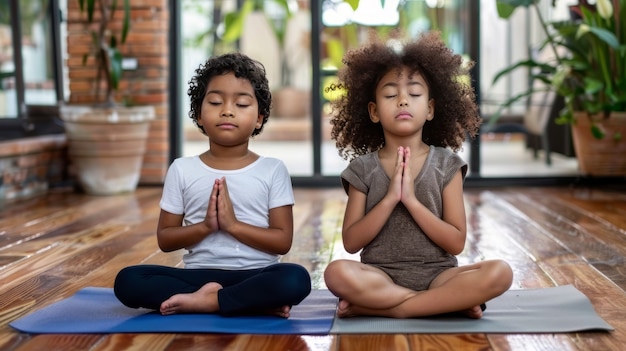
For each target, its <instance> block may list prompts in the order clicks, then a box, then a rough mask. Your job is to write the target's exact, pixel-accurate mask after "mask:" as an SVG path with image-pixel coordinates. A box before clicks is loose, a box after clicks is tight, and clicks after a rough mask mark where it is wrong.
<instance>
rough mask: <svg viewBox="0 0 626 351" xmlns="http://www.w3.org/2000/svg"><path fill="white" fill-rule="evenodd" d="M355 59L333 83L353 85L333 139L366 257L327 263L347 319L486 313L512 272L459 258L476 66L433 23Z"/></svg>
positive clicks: (350, 232)
mask: <svg viewBox="0 0 626 351" xmlns="http://www.w3.org/2000/svg"><path fill="white" fill-rule="evenodd" d="M344 63H345V66H344V68H343V69H342V70H341V71H340V72H339V83H338V84H336V85H333V86H331V87H330V89H331V90H337V89H344V90H345V91H346V95H345V96H343V97H342V98H341V99H339V100H337V101H336V102H334V106H333V107H334V109H333V111H334V112H335V114H334V116H333V119H332V122H331V123H332V128H333V129H332V138H333V139H334V140H335V141H336V144H337V147H338V149H339V153H340V155H342V156H343V157H344V158H347V159H348V158H350V159H351V162H350V164H349V165H348V167H347V168H346V169H345V170H344V171H343V172H342V174H341V180H342V184H343V186H344V188H345V190H346V192H347V194H348V201H347V205H346V210H345V215H344V222H343V233H342V238H343V244H344V247H345V249H346V251H348V252H349V253H355V252H358V251H359V250H361V262H357V261H354V260H336V261H333V262H331V263H330V264H329V265H328V267H327V269H326V270H325V272H324V278H325V281H326V285H327V287H328V289H329V290H331V291H332V292H333V293H334V294H335V295H336V296H338V297H339V298H340V301H339V304H338V307H337V314H338V316H339V317H349V316H357V315H375V316H386V317H396V318H409V317H419V316H428V315H435V314H441V313H447V312H457V311H458V312H462V313H464V314H465V315H467V316H468V317H470V318H481V317H482V311H483V310H484V307H485V306H484V304H483V303H484V302H485V301H487V300H489V299H492V298H493V297H496V296H498V295H500V294H502V293H503V292H504V291H506V290H507V289H508V288H509V287H510V286H511V282H512V276H513V274H512V271H511V268H510V267H509V265H508V264H507V263H505V262H503V261H501V260H491V261H483V262H479V263H475V264H471V265H468V266H464V267H459V266H458V263H457V259H456V257H455V255H457V254H459V253H461V252H462V251H463V248H464V245H465V236H466V218H465V209H464V205H463V180H464V178H465V175H466V172H467V165H466V163H465V162H464V161H463V160H462V159H461V158H460V157H459V156H458V155H457V154H456V153H454V152H453V151H457V150H458V149H459V148H460V147H461V146H462V143H463V141H464V140H465V137H466V135H467V134H469V135H471V136H474V135H475V134H476V133H477V131H478V127H479V125H480V122H481V119H480V117H479V115H478V113H477V111H478V109H477V106H476V104H475V102H474V97H475V96H474V92H473V90H472V87H471V85H470V83H469V80H464V79H465V78H468V69H469V68H470V67H471V64H467V63H465V64H464V62H463V60H462V58H461V56H459V55H455V54H454V53H453V52H452V51H451V50H450V49H448V48H447V47H446V46H445V44H444V43H443V42H442V41H441V40H440V38H439V35H438V34H437V33H434V32H431V33H427V34H424V35H422V36H420V37H419V38H418V39H417V40H415V41H412V42H409V43H406V44H405V45H404V46H403V48H401V49H399V50H394V48H392V47H391V46H387V45H385V44H384V43H382V42H380V41H377V40H373V41H372V43H371V44H369V45H367V46H365V47H362V48H361V49H358V50H354V51H351V52H348V53H347V55H346V56H345V57H344ZM481 305H482V306H481Z"/></svg>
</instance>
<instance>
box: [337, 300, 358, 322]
mask: <svg viewBox="0 0 626 351" xmlns="http://www.w3.org/2000/svg"><path fill="white" fill-rule="evenodd" d="M354 316H355V314H354V313H353V312H352V305H351V304H350V303H349V302H348V301H346V300H343V299H340V300H339V302H338V303H337V317H339V318H345V317H354Z"/></svg>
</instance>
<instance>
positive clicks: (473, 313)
mask: <svg viewBox="0 0 626 351" xmlns="http://www.w3.org/2000/svg"><path fill="white" fill-rule="evenodd" d="M461 313H462V314H464V315H466V316H467V317H469V318H472V319H480V318H482V317H483V309H482V308H481V307H480V306H474V307H472V308H468V309H466V310H464V311H461Z"/></svg>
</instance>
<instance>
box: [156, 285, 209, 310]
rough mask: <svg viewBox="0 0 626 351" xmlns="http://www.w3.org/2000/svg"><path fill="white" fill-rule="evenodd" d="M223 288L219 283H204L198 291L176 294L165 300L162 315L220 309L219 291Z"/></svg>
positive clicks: (162, 305)
mask: <svg viewBox="0 0 626 351" xmlns="http://www.w3.org/2000/svg"><path fill="white" fill-rule="evenodd" d="M220 289H222V285H220V284H218V283H207V284H204V285H203V286H202V287H201V288H200V289H198V290H197V291H196V292H193V293H189V294H176V295H174V296H172V297H170V298H169V299H167V300H165V301H163V303H162V304H161V308H160V310H159V311H160V312H161V314H162V315H164V316H165V315H170V314H175V313H214V312H217V311H218V310H219V304H218V303H217V292H218V291H219V290H220Z"/></svg>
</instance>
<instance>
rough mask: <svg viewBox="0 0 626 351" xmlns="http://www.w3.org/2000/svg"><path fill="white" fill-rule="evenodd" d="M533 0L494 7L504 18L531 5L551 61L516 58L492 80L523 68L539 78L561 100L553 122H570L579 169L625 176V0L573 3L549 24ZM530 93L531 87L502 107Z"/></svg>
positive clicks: (500, 0)
mask: <svg viewBox="0 0 626 351" xmlns="http://www.w3.org/2000/svg"><path fill="white" fill-rule="evenodd" d="M538 2H539V0H496V5H497V8H498V14H499V16H500V17H501V18H505V19H506V18H509V16H511V14H512V13H513V12H514V11H515V10H516V9H517V8H519V7H525V8H528V9H533V10H534V11H535V13H536V15H537V18H538V20H539V23H540V25H541V28H542V29H543V32H544V34H545V36H546V39H545V42H544V43H543V45H542V48H543V49H547V50H550V51H551V52H552V53H553V57H554V59H553V60H551V61H543V62H540V61H537V60H534V59H528V60H523V61H520V62H517V63H515V64H513V65H511V66H510V67H507V68H505V69H504V70H502V71H500V72H499V73H498V74H497V75H496V76H495V78H494V83H495V82H496V81H497V80H498V79H499V78H501V77H502V76H504V75H506V74H509V73H510V72H511V71H513V70H516V69H519V68H528V69H529V70H530V72H531V73H530V76H531V77H530V78H531V79H532V80H534V79H537V80H540V81H542V82H543V83H545V84H544V86H546V87H547V89H552V90H553V91H554V92H555V93H556V94H557V95H559V96H561V97H562V98H563V99H564V102H565V107H564V108H563V110H562V111H561V113H560V116H559V118H558V119H557V123H561V124H570V125H571V126H572V136H573V140H574V149H575V152H576V155H577V158H578V161H579V168H580V170H581V172H582V173H583V174H585V175H591V176H624V175H626V157H624V155H625V154H626V135H625V134H626V0H596V1H595V4H594V5H590V4H589V3H587V1H579V3H578V4H577V5H572V6H570V8H569V10H570V14H571V18H570V19H569V20H566V21H550V22H549V21H546V20H545V19H544V17H543V16H542V14H541V12H540V11H539V7H538ZM534 92H536V90H535V89H534V88H533V87H532V86H531V87H530V88H529V89H528V90H527V91H525V92H523V93H521V94H518V95H516V96H514V97H513V98H511V99H509V100H508V101H506V102H505V103H504V104H503V105H502V107H507V106H510V105H511V104H513V103H514V102H516V101H518V100H520V99H523V98H527V97H528V96H530V95H531V94H532V93H534ZM497 116H498V113H496V116H495V118H497ZM492 122H493V121H492Z"/></svg>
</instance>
